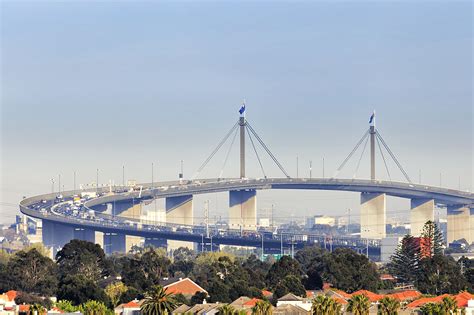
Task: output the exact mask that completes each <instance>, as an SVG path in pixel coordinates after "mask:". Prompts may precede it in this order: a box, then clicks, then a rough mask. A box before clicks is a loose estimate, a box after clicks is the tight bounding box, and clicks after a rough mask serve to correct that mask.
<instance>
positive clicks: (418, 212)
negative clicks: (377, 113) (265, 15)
mask: <svg viewBox="0 0 474 315" xmlns="http://www.w3.org/2000/svg"><path fill="white" fill-rule="evenodd" d="M243 109H244V111H243V112H241V117H240V118H239V120H238V122H237V123H236V124H235V125H234V126H233V127H232V129H231V130H230V131H229V132H228V133H227V134H226V136H225V137H224V139H222V141H221V142H220V143H219V145H218V146H217V147H216V148H215V149H214V151H212V153H211V155H210V156H209V157H208V158H207V159H206V160H205V161H204V163H203V164H202V165H201V167H200V168H199V169H198V171H197V173H196V175H198V174H199V173H200V172H201V171H202V170H203V169H204V167H206V165H207V164H208V163H209V161H210V160H211V159H212V158H213V157H214V155H215V154H216V152H217V151H219V150H220V148H221V147H222V146H223V145H224V144H225V143H226V142H227V141H228V140H229V139H231V136H232V135H233V138H232V144H233V142H234V140H235V137H236V135H237V133H238V132H239V131H240V154H239V156H240V178H220V177H219V178H214V179H195V178H193V179H191V180H184V179H182V176H181V175H180V180H179V181H171V182H157V183H155V182H152V183H143V184H138V185H136V186H135V188H131V187H124V186H114V187H109V188H99V187H96V188H95V189H92V190H89V191H68V192H63V193H62V197H63V199H62V200H59V201H58V198H57V194H54V193H53V194H45V195H40V196H34V197H30V198H26V199H24V200H22V201H21V202H20V210H21V212H22V213H24V214H26V215H28V216H31V217H35V218H37V219H41V220H42V221H43V231H42V233H43V241H44V243H45V244H46V245H51V246H62V245H63V244H64V243H66V242H68V241H69V240H70V239H73V238H82V239H86V240H89V241H93V242H97V243H100V244H101V245H102V246H104V248H105V249H106V252H113V251H126V250H129V249H130V248H131V246H133V245H136V244H137V243H138V242H141V241H143V239H145V240H146V241H148V242H149V243H153V242H154V241H156V242H157V243H159V242H162V241H163V239H165V240H168V244H173V242H175V241H176V242H177V243H176V242H175V243H174V245H175V246H178V245H186V246H192V244H191V243H190V242H192V243H197V244H201V246H202V247H204V244H206V245H209V243H210V244H211V246H210V247H211V249H212V245H213V244H214V245H225V244H227V245H239V246H252V247H260V246H261V247H262V248H265V250H267V251H272V250H277V251H278V250H280V251H283V248H291V249H294V248H300V247H302V246H304V245H307V244H314V243H324V242H326V238H325V237H324V236H321V235H307V234H292V235H290V234H286V235H285V234H283V233H280V234H278V233H273V234H272V233H270V234H268V233H267V234H265V233H263V232H261V231H259V230H258V226H257V191H259V190H265V189H290V190H291V189H298V190H336V191H350V192H359V193H360V205H361V208H360V223H361V233H360V234H361V237H360V238H344V237H340V238H335V239H331V245H334V246H336V247H337V246H350V247H354V248H361V247H365V246H366V247H367V253H369V252H371V251H372V252H374V251H376V250H377V247H378V246H379V241H380V240H381V239H383V238H385V237H386V196H395V197H401V198H407V199H410V200H411V210H410V219H411V233H412V235H415V236H418V235H420V233H421V231H422V227H423V224H424V223H425V222H426V221H428V220H434V208H435V205H443V206H446V207H447V209H448V235H447V238H448V242H452V241H454V240H458V239H465V240H466V241H468V242H469V243H472V242H474V194H472V193H470V192H464V191H459V190H452V189H446V188H440V187H432V186H427V185H421V184H414V183H412V182H411V180H410V178H409V177H408V174H407V173H406V172H405V171H404V169H403V168H402V167H401V164H400V163H399V162H398V160H397V158H396V157H395V155H394V154H393V152H392V151H391V150H390V148H389V147H388V145H387V144H386V142H385V141H384V139H383V138H382V137H381V136H380V133H379V132H378V130H377V129H376V128H375V118H374V115H373V116H372V117H371V120H370V128H369V129H368V130H367V131H366V133H365V134H364V136H363V137H362V138H361V139H360V140H359V142H358V143H357V145H356V146H355V147H354V149H353V150H352V151H351V153H350V154H349V155H348V156H347V157H346V159H345V160H344V161H343V162H342V164H341V166H340V167H339V168H338V170H337V172H336V173H338V172H339V171H340V170H341V169H342V168H343V167H344V166H345V165H346V163H347V161H348V160H349V159H350V158H351V157H352V156H353V155H354V154H355V153H356V151H357V150H358V148H359V147H361V146H362V144H363V150H362V154H363V152H364V151H365V148H366V146H367V143H368V142H369V141H370V157H371V159H370V163H371V164H370V165H371V179H370V180H363V179H355V178H353V179H338V178H336V177H333V178H291V177H290V176H289V175H288V173H287V172H286V171H285V169H284V168H283V166H282V165H281V163H279V162H278V160H277V159H276V158H275V156H274V155H273V154H272V152H271V151H270V150H269V149H268V147H267V146H266V145H265V143H264V142H263V140H262V139H261V138H260V137H259V135H258V134H257V133H256V131H255V130H254V129H253V128H252V126H251V125H250V123H249V122H248V121H247V120H246V118H245V106H243ZM246 132H247V133H248V138H249V139H250V142H251V145H252V147H253V149H254V151H255V153H256V155H257V158H258V162H259V165H260V167H261V169H262V172H263V174H264V176H263V178H258V179H250V178H246V174H245V149H246V144H245V140H246V138H247V137H246ZM254 140H255V141H254ZM255 142H257V143H259V144H260V145H261V146H262V148H263V149H264V150H265V152H266V153H267V154H268V155H269V156H270V158H271V159H272V160H273V161H274V162H275V164H276V165H277V166H278V167H279V168H280V170H281V171H282V173H283V174H284V175H285V177H283V178H267V176H266V174H265V171H264V168H263V165H262V163H261V159H260V157H259V155H258V153H257V150H256V148H255ZM376 143H377V144H378V145H379V149H380V153H381V154H382V157H383V160H384V162H385V156H384V155H383V151H382V149H383V148H384V149H385V150H386V153H387V154H388V156H390V157H391V158H392V159H393V160H394V162H395V164H396V165H397V166H398V167H399V169H400V171H401V172H402V174H403V175H404V177H405V178H406V180H407V182H406V183H404V182H396V181H392V180H388V181H382V180H377V179H376V176H375V170H376V168H375V152H376ZM232 144H231V146H232ZM229 152H230V148H229V151H228V152H227V155H226V161H227V158H228V155H229ZM362 154H361V157H362ZM359 164H360V159H359V161H358V166H357V167H359ZM385 166H386V163H385ZM387 173H388V174H389V177H390V173H389V171H388V168H387ZM215 192H228V193H229V221H228V226H227V228H226V229H225V230H223V229H217V227H213V228H212V227H211V231H210V230H209V227H206V228H205V229H204V228H203V227H202V226H196V225H195V222H194V210H193V196H194V195H198V194H207V193H215ZM84 193H89V196H90V194H93V195H94V194H95V195H94V196H93V198H90V199H88V200H85V201H84V202H83V203H82V204H81V208H80V212H81V213H82V215H79V216H78V215H77V214H76V215H71V213H70V211H69V210H64V209H68V208H69V207H68V205H72V204H73V201H74V196H78V195H81V194H84ZM154 199H164V200H165V208H166V220H165V222H149V221H146V220H144V219H143V218H141V215H142V213H141V204H142V203H146V202H150V201H151V200H154ZM90 214H93V215H90ZM146 241H145V242H146ZM262 244H263V245H262Z"/></svg>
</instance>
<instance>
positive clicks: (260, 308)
mask: <svg viewBox="0 0 474 315" xmlns="http://www.w3.org/2000/svg"><path fill="white" fill-rule="evenodd" d="M272 314H273V307H272V305H271V304H270V302H267V301H257V303H255V306H254V307H253V308H252V315H272Z"/></svg>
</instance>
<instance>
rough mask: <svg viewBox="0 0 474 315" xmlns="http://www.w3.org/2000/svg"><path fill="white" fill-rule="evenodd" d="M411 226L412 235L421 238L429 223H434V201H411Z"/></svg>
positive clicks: (421, 199)
mask: <svg viewBox="0 0 474 315" xmlns="http://www.w3.org/2000/svg"><path fill="white" fill-rule="evenodd" d="M410 204H411V212H410V225H411V235H413V236H420V235H421V232H423V226H424V225H425V223H426V222H427V221H434V207H435V204H434V200H433V199H424V198H414V199H411V202H410Z"/></svg>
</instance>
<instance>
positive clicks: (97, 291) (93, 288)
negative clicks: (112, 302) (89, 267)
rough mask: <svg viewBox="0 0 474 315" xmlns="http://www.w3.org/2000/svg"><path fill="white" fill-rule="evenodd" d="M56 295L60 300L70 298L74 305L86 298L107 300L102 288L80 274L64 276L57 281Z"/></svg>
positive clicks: (81, 302) (83, 301) (85, 300)
mask: <svg viewBox="0 0 474 315" xmlns="http://www.w3.org/2000/svg"><path fill="white" fill-rule="evenodd" d="M57 297H58V299H60V300H70V301H71V302H72V303H73V304H74V305H80V304H83V303H85V302H87V301H88V300H96V301H106V302H107V303H108V301H109V298H108V296H107V295H106V294H105V292H104V290H103V289H101V288H100V287H99V286H98V285H97V284H96V283H95V282H94V281H92V280H90V279H88V278H86V277H85V276H82V275H70V276H65V277H64V278H63V279H62V280H61V282H60V283H59V288H58V294H57Z"/></svg>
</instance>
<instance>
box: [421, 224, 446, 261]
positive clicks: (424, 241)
mask: <svg viewBox="0 0 474 315" xmlns="http://www.w3.org/2000/svg"><path fill="white" fill-rule="evenodd" d="M420 245H421V246H422V248H421V250H422V251H423V253H422V255H423V256H424V255H428V257H433V256H435V255H443V248H444V240H443V234H442V233H441V231H440V230H439V228H438V225H437V224H436V223H434V222H433V221H427V222H426V223H425V225H424V226H423V231H422V232H421V244H420Z"/></svg>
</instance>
